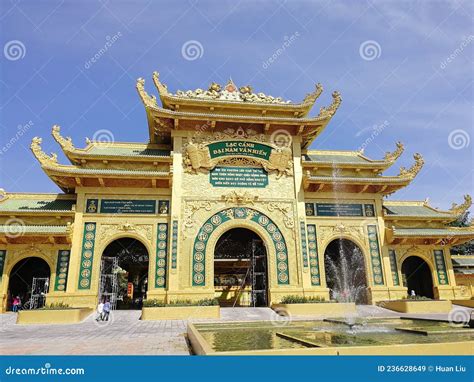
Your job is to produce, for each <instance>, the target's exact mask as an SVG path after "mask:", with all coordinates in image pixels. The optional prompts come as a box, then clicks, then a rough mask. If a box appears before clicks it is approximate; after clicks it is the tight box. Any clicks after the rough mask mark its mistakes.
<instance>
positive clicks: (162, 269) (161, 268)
mask: <svg viewBox="0 0 474 382" xmlns="http://www.w3.org/2000/svg"><path fill="white" fill-rule="evenodd" d="M167 257H168V223H159V224H158V236H157V239H156V267H155V288H164V287H166V259H167Z"/></svg>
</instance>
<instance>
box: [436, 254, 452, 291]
mask: <svg viewBox="0 0 474 382" xmlns="http://www.w3.org/2000/svg"><path fill="white" fill-rule="evenodd" d="M434 262H435V264H436V273H437V274H438V283H439V284H440V285H448V284H449V281H448V274H447V272H446V262H445V261H444V252H443V250H441V249H435V250H434Z"/></svg>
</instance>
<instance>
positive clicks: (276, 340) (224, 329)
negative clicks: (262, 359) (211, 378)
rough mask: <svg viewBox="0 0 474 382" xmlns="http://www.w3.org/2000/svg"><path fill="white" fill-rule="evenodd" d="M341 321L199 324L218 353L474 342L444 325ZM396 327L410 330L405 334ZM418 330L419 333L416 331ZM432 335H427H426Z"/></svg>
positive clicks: (472, 334) (463, 331) (462, 331)
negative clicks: (352, 324) (349, 323)
mask: <svg viewBox="0 0 474 382" xmlns="http://www.w3.org/2000/svg"><path fill="white" fill-rule="evenodd" d="M335 321H339V322H325V321H294V322H291V323H286V325H284V324H282V323H281V322H280V323H277V322H276V323H274V324H272V322H266V321H264V322H251V323H248V322H247V323H229V324H196V325H195V326H196V328H197V329H198V331H199V333H201V335H202V336H203V337H204V339H205V340H206V341H207V342H208V343H209V345H210V346H211V348H212V349H213V350H214V351H216V352H223V351H240V350H263V349H294V348H307V347H339V346H377V345H391V344H410V343H436V342H459V341H473V340H474V331H473V330H470V329H463V328H460V327H459V326H452V325H450V324H449V323H444V322H432V321H421V320H402V319H370V320H361V319H357V320H356V321H355V322H354V323H355V324H356V325H355V326H350V325H347V324H346V323H344V321H343V319H340V320H335ZM397 328H402V329H403V328H410V329H414V330H415V332H404V331H400V330H397ZM416 331H419V332H416ZM423 332H426V333H429V335H426V333H423Z"/></svg>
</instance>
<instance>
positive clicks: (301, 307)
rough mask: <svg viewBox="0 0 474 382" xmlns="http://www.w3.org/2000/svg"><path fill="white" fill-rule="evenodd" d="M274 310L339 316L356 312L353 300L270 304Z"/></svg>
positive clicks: (299, 314)
mask: <svg viewBox="0 0 474 382" xmlns="http://www.w3.org/2000/svg"><path fill="white" fill-rule="evenodd" d="M272 309H273V310H274V311H275V312H277V313H278V312H281V311H283V312H284V313H287V314H289V315H291V316H322V315H324V316H326V317H331V316H340V315H341V314H342V315H345V314H352V313H356V312H357V310H356V305H355V303H353V302H321V303H307V304H272Z"/></svg>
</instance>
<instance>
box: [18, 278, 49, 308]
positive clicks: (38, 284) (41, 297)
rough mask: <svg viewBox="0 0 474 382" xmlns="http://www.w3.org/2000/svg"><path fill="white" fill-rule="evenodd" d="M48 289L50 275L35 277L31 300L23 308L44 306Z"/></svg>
mask: <svg viewBox="0 0 474 382" xmlns="http://www.w3.org/2000/svg"><path fill="white" fill-rule="evenodd" d="M48 289H49V278H48V277H33V283H32V284H31V295H30V300H29V301H28V302H27V303H26V304H25V305H24V306H23V309H40V308H42V307H44V306H45V304H46V293H48Z"/></svg>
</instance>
